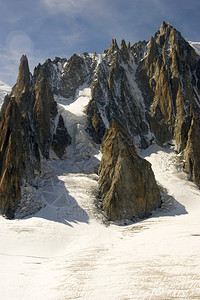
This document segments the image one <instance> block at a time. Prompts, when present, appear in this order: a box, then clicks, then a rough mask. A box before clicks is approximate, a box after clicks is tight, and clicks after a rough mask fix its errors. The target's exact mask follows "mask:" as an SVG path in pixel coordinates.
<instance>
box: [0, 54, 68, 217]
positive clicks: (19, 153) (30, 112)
mask: <svg viewBox="0 0 200 300" xmlns="http://www.w3.org/2000/svg"><path fill="white" fill-rule="evenodd" d="M56 116H57V104H56V102H55V101H54V99H53V96H52V93H51V90H50V88H49V87H48V84H47V81H46V79H45V77H44V76H43V74H42V72H41V73H40V74H39V76H38V78H37V80H36V83H35V85H34V84H33V82H32V76H31V74H30V72H29V67H28V60H27V57H26V56H22V58H21V61H20V66H19V75H18V78H17V84H16V85H15V87H14V89H13V91H12V93H11V94H10V95H9V96H7V97H6V98H5V100H4V104H3V106H2V110H1V116H0V117H1V122H0V162H1V167H0V210H1V213H3V214H6V215H7V216H8V217H13V215H14V212H15V209H16V208H17V206H18V203H19V201H20V196H21V189H20V186H21V185H22V183H23V182H24V181H27V182H29V183H31V182H32V180H33V179H34V177H35V174H36V173H38V172H39V171H40V168H41V164H40V160H41V157H44V158H48V157H49V151H50V149H51V147H52V144H53V149H56V147H55V144H56V143H57V141H58V140H60V139H61V140H62V142H61V145H62V146H61V147H60V148H59V150H57V149H56V150H55V152H57V153H58V156H59V157H62V155H63V154H64V151H65V149H64V148H65V147H66V146H67V145H68V144H69V143H70V138H69V136H68V132H67V130H66V128H65V127H64V123H63V122H62V117H61V116H60V117H59V122H58V127H57V129H56V133H55V134H53V133H54V129H55V128H54V127H55V125H54V121H55V118H56ZM61 128H62V130H61ZM60 136H62V138H61V137H60Z"/></svg>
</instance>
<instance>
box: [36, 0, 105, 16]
mask: <svg viewBox="0 0 200 300" xmlns="http://www.w3.org/2000/svg"><path fill="white" fill-rule="evenodd" d="M42 3H43V4H44V5H45V6H46V7H47V8H48V9H49V10H51V12H53V13H58V12H59V13H65V14H69V15H72V16H73V15H77V14H79V13H82V12H83V11H84V12H85V14H87V13H88V11H91V10H93V9H96V8H97V7H98V6H99V4H98V2H96V1H94V0H42Z"/></svg>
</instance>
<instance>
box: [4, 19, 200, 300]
mask: <svg viewBox="0 0 200 300" xmlns="http://www.w3.org/2000/svg"><path fill="white" fill-rule="evenodd" d="M197 46H199V44H198V43H192V42H190V43H188V42H187V41H186V40H185V39H184V38H183V37H182V36H181V33H180V32H178V31H177V30H176V29H175V28H174V27H173V26H171V25H170V24H169V23H168V24H167V23H165V22H163V23H162V24H161V27H160V28H159V30H158V31H157V32H156V33H155V35H154V36H152V38H151V40H150V41H149V42H146V41H142V42H141V41H139V42H138V43H136V44H134V45H130V43H128V44H126V42H125V41H124V40H122V41H121V44H120V45H119V46H118V44H117V41H116V40H115V39H113V40H112V44H111V46H110V48H109V49H107V50H104V51H103V53H102V54H97V53H94V54H89V53H83V54H74V55H73V56H72V57H71V58H70V59H68V60H67V59H66V58H59V57H56V58H55V59H54V60H53V61H52V60H50V59H47V60H46V61H45V63H44V64H39V65H38V66H37V67H35V69H34V72H33V74H31V73H30V71H29V65H28V58H27V56H26V55H22V57H21V60H20V65H19V74H18V78H17V83H16V85H15V86H14V87H13V88H12V89H11V88H10V87H8V86H7V85H6V84H4V83H3V82H0V90H1V94H0V96H1V98H4V96H5V98H4V100H3V103H2V106H1V112H0V213H1V215H2V216H1V217H0V226H1V231H2V232H1V233H0V244H1V246H0V262H1V263H2V265H3V270H1V275H0V279H1V283H2V287H1V290H0V298H1V299H17V300H21V299H36V298H38V299H44V300H45V299H47V300H50V299H58V300H62V299H87V300H89V299H93V300H96V299H100V300H101V299H104V300H106V299H107V300H110V299H112V300H114V299H118V300H123V299H131V300H132V299H172V298H173V299H178V298H181V299H198V297H200V270H199V268H198V265H199V263H200V238H199V237H200V231H199V230H200V218H199V214H200V191H199V187H200V56H199V49H198V48H197ZM6 93H8V94H7V95H5V94H6ZM147 217H148V218H147ZM120 225H123V226H120ZM27 264H29V266H27Z"/></svg>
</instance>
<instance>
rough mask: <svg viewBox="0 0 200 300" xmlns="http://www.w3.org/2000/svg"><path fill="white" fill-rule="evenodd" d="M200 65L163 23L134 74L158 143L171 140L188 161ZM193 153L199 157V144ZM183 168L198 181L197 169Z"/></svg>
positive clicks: (199, 106) (198, 104)
mask: <svg viewBox="0 0 200 300" xmlns="http://www.w3.org/2000/svg"><path fill="white" fill-rule="evenodd" d="M199 64H200V58H199V56H198V55H197V54H196V53H195V50H194V49H193V48H192V47H191V46H190V45H189V44H188V43H187V42H186V41H185V40H184V39H183V37H182V36H181V34H180V32H178V31H177V30H176V29H175V28H173V27H172V26H171V25H169V24H166V23H165V22H163V23H162V25H161V27H160V29H159V30H158V32H157V33H156V34H155V35H154V36H153V37H152V38H151V41H150V42H149V44H148V50H147V52H146V55H145V58H144V59H143V60H141V61H140V63H139V66H138V69H137V74H136V80H137V82H138V85H139V87H140V89H141V91H142V94H143V97H144V101H145V106H146V119H147V120H148V122H149V125H150V128H151V131H152V132H153V133H154V135H155V138H156V140H157V142H158V143H161V144H162V143H164V142H167V141H168V140H170V139H174V141H175V143H176V147H177V151H178V152H181V151H183V150H185V155H186V157H187V160H189V157H190V155H191V154H190V153H191V151H189V148H190V147H189V146H188V144H189V143H192V144H196V141H193V137H194V135H191V134H190V136H189V132H191V131H193V124H194V122H195V124H197V126H196V127H195V131H196V135H199V125H198V124H199V112H200V93H199V82H200V74H199ZM192 119H193V122H192ZM186 145H187V147H186ZM193 153H195V157H196V158H197V159H198V160H199V151H198V147H197V148H196V149H195V147H194V148H193ZM193 157H194V154H193ZM192 159H193V158H192ZM186 170H187V171H188V172H189V174H190V176H191V177H192V178H193V180H194V181H196V182H197V183H198V184H199V175H198V172H197V170H196V171H195V170H193V171H191V168H190V167H189V164H188V163H187V164H186ZM195 174H196V175H195Z"/></svg>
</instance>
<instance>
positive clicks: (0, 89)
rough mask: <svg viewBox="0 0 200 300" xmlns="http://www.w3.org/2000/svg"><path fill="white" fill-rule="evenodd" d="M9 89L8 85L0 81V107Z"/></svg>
mask: <svg viewBox="0 0 200 300" xmlns="http://www.w3.org/2000/svg"><path fill="white" fill-rule="evenodd" d="M11 89H12V88H11V87H10V86H9V85H7V84H6V83H4V82H3V81H1V80H0V106H1V105H2V102H3V100H4V97H5V95H6V94H9V93H10V92H11Z"/></svg>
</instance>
